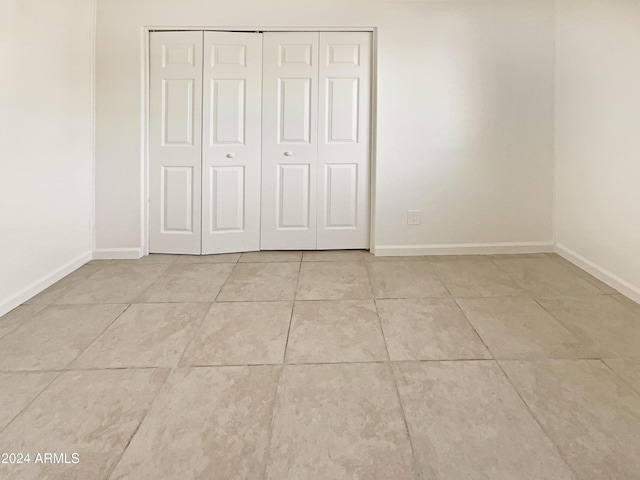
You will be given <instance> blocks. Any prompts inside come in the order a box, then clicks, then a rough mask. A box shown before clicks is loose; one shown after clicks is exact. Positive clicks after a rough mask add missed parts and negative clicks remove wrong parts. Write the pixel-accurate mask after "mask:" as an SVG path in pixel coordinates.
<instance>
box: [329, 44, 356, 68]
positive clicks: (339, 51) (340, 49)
mask: <svg viewBox="0 0 640 480" xmlns="http://www.w3.org/2000/svg"><path fill="white" fill-rule="evenodd" d="M327 47H328V48H327V65H355V66H358V65H360V45H358V44H355V45H331V44H329V45H328V46H327Z"/></svg>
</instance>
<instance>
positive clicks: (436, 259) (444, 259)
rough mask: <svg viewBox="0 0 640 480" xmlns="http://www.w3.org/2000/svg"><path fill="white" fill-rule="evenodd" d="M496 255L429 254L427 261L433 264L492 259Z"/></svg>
mask: <svg viewBox="0 0 640 480" xmlns="http://www.w3.org/2000/svg"><path fill="white" fill-rule="evenodd" d="M494 256H495V255H427V256H426V258H427V261H429V262H430V263H432V264H436V263H449V262H473V261H478V260H480V261H487V260H491V259H492V258H493V257H494Z"/></svg>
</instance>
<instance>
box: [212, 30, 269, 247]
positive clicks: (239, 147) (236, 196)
mask: <svg viewBox="0 0 640 480" xmlns="http://www.w3.org/2000/svg"><path fill="white" fill-rule="evenodd" d="M203 85H204V87H203V97H204V103H203V134H202V137H203V139H202V253H203V254H209V253H226V252H246V251H251V250H259V249H260V172H261V161H262V159H261V134H260V131H261V110H262V108H261V103H262V35H260V34H256V33H235V32H204V74H203Z"/></svg>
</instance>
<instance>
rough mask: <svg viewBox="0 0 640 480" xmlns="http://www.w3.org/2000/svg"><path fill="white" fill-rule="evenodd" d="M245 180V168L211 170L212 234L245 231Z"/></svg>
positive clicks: (234, 167)
mask: <svg viewBox="0 0 640 480" xmlns="http://www.w3.org/2000/svg"><path fill="white" fill-rule="evenodd" d="M244 178H245V175H244V167H243V166H232V167H211V168H210V169H209V182H210V187H209V192H210V195H211V197H210V198H209V212H211V213H210V214H211V219H210V221H209V225H211V232H210V233H216V232H230V231H242V230H243V229H244Z"/></svg>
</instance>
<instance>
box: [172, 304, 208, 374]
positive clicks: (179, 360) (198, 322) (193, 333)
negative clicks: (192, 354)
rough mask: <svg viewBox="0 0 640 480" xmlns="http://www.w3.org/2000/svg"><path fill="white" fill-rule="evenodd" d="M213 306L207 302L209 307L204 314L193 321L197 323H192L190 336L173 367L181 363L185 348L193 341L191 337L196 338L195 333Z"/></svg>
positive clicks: (187, 348) (185, 351) (200, 327)
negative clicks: (198, 319)
mask: <svg viewBox="0 0 640 480" xmlns="http://www.w3.org/2000/svg"><path fill="white" fill-rule="evenodd" d="M212 308H213V302H211V303H210V304H209V308H207V310H206V311H205V312H204V315H202V318H200V321H197V322H195V323H197V325H193V327H192V328H193V332H191V336H190V337H189V341H188V342H187V343H186V345H185V347H184V350H182V354H181V355H180V358H179V359H178V361H177V362H176V364H175V365H174V368H175V367H179V366H180V365H181V364H182V361H183V360H184V356H185V355H186V353H187V350H189V347H190V346H191V344H192V343H193V339H194V338H196V334H197V333H198V330H201V329H202V326H203V325H204V322H205V320H206V319H207V317H208V316H209V312H211V309H212Z"/></svg>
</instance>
